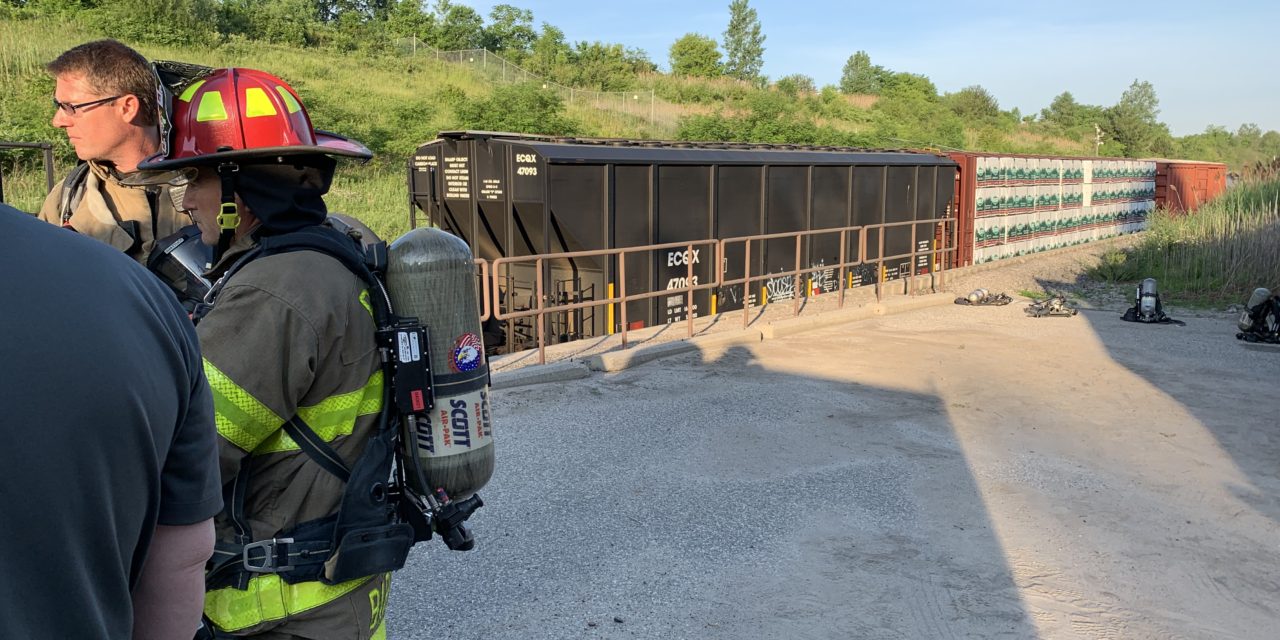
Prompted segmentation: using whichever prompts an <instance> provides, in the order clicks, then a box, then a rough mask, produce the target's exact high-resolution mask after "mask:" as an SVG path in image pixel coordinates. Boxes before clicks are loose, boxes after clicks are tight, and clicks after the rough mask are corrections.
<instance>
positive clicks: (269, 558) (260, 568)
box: [243, 538, 293, 573]
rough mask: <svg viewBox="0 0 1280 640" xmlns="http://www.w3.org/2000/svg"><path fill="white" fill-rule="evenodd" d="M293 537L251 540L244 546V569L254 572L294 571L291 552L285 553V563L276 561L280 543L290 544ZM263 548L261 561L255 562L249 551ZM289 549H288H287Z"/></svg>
mask: <svg viewBox="0 0 1280 640" xmlns="http://www.w3.org/2000/svg"><path fill="white" fill-rule="evenodd" d="M292 542H293V538H272V539H270V540H259V541H258V542H250V543H249V544H246V545H245V546H244V559H243V562H244V569H245V571H250V572H252V573H281V572H284V571H292V570H293V565H292V564H291V563H289V554H288V553H287V552H286V553H285V554H283V556H284V561H285V564H283V565H280V564H277V563H276V559H277V557H278V555H277V548H278V547H279V546H280V545H285V544H290V543H292ZM255 550H261V551H262V557H261V559H260V560H261V562H259V563H257V564H255V563H254V560H253V559H251V558H250V557H249V552H251V551H255ZM286 551H287V550H286Z"/></svg>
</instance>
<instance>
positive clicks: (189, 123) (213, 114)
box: [138, 68, 373, 171]
mask: <svg viewBox="0 0 1280 640" xmlns="http://www.w3.org/2000/svg"><path fill="white" fill-rule="evenodd" d="M170 119H171V122H172V125H173V131H172V133H171V136H170V137H171V139H170V140H165V141H164V144H165V147H166V148H162V150H161V151H160V153H157V154H156V155H153V156H151V157H150V158H147V159H146V160H144V161H142V162H141V163H139V164H138V169H140V170H143V171H165V170H168V169H176V168H179V167H187V166H195V165H208V164H218V163H221V162H236V161H241V160H250V159H254V158H267V157H280V156H297V155H314V154H324V155H331V156H346V157H351V158H361V159H368V158H371V157H373V153H372V152H371V151H369V149H368V148H367V147H365V146H364V145H362V144H360V143H359V142H355V141H354V140H348V139H346V138H343V137H342V136H339V135H335V134H332V133H328V132H324V131H316V130H315V128H314V127H313V126H312V125H311V117H310V116H308V115H307V110H306V108H305V107H303V106H302V101H301V100H300V99H299V98H298V94H297V92H295V91H294V90H293V88H292V87H290V86H289V85H288V84H286V83H285V82H284V81H283V80H281V79H279V78H277V77H275V76H273V75H271V74H269V73H266V72H263V71H257V70H255V69H242V68H227V69H218V70H217V71H214V72H213V73H211V74H209V75H207V76H205V77H204V78H201V79H199V80H196V81H195V82H193V83H191V85H190V86H188V87H186V88H185V89H184V90H183V91H182V93H181V94H179V95H177V96H176V97H175V98H174V100H173V113H172V114H171V118H170Z"/></svg>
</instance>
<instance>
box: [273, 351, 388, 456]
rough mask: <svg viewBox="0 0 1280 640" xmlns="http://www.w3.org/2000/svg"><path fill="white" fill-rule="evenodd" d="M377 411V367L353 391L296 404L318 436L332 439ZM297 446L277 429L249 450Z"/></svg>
mask: <svg viewBox="0 0 1280 640" xmlns="http://www.w3.org/2000/svg"><path fill="white" fill-rule="evenodd" d="M379 411H382V370H381V369H379V370H377V371H375V372H373V375H371V376H369V381H368V382H366V383H365V384H364V386H363V387H361V388H359V389H356V390H355V391H352V392H349V393H343V394H339V395H336V396H329V397H328V398H325V399H324V400H322V401H321V402H320V403H319V404H317V405H314V406H310V407H298V416H300V417H301V418H302V420H303V422H306V423H307V426H309V427H311V430H312V431H315V432H316V435H319V436H320V439H321V440H324V441H325V442H333V440H334V439H335V438H338V437H341V436H349V435H351V432H352V431H354V430H355V426H356V420H358V419H360V418H361V417H363V416H369V415H374V414H376V413H378V412H379ZM297 450H298V443H296V442H294V441H293V438H291V437H289V434H288V433H286V432H285V431H284V430H283V429H280V430H277V431H276V432H275V433H272V434H271V436H270V437H268V438H267V439H266V440H264V441H262V444H260V445H258V447H257V448H255V449H253V453H254V455H260V454H264V453H277V452H280V451H297Z"/></svg>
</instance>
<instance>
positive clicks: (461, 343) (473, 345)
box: [449, 332, 484, 373]
mask: <svg viewBox="0 0 1280 640" xmlns="http://www.w3.org/2000/svg"><path fill="white" fill-rule="evenodd" d="M482 362H484V343H483V342H481V341H480V336H477V335H476V334H474V333H471V332H467V333H464V334H462V335H460V336H458V339H457V340H454V342H453V358H452V359H451V360H450V361H449V366H450V367H451V368H452V369H453V370H454V371H455V372H457V373H463V372H466V371H474V370H475V368H476V367H479V366H480V364H481V363H482Z"/></svg>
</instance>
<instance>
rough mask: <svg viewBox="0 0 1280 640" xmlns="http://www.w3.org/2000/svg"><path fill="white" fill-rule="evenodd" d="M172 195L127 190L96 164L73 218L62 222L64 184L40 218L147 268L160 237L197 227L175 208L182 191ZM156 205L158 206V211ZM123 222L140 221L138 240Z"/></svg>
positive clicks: (91, 166)
mask: <svg viewBox="0 0 1280 640" xmlns="http://www.w3.org/2000/svg"><path fill="white" fill-rule="evenodd" d="M64 180H65V179H64ZM170 191H171V190H170V188H169V187H167V186H165V187H126V186H124V185H122V184H120V181H119V180H117V179H116V177H115V176H114V175H112V172H111V170H110V169H109V168H107V167H105V166H103V165H101V164H98V163H96V162H90V163H89V172H88V173H87V174H86V175H85V183H84V191H83V197H81V199H80V202H79V203H78V204H77V205H76V206H75V207H74V208H73V209H72V212H71V217H70V219H68V220H65V221H64V220H63V219H62V211H61V207H60V203H61V201H62V183H61V182H59V183H58V184H57V185H56V186H55V187H54V188H53V191H50V192H49V195H48V197H46V198H45V201H44V205H43V206H42V207H40V219H41V220H44V221H45V222H50V223H53V224H57V225H61V224H64V223H65V224H67V225H69V226H70V227H71V228H73V229H75V230H76V231H78V232H80V233H82V234H84V235H87V236H89V237H91V238H95V239H97V240H101V241H102V242H105V243H107V244H109V245H111V246H113V247H115V248H117V249H119V250H120V251H122V252H124V253H125V254H127V255H128V256H129V257H131V258H133V259H134V260H137V261H138V262H140V263H144V264H145V263H146V260H147V256H148V255H149V254H150V253H151V249H153V248H154V247H155V244H156V240H157V239H158V238H164V237H166V236H169V235H171V234H173V233H175V232H177V231H178V229H181V228H182V227H185V226H187V225H189V224H191V219H190V218H189V217H188V216H187V215H186V214H184V213H182V212H180V211H178V209H177V207H176V206H175V203H174V197H175V196H176V197H178V198H180V197H181V195H180V193H172V194H171V193H170ZM152 202H155V208H154V210H153V208H152ZM121 222H126V223H127V222H137V223H138V224H137V230H138V237H137V238H136V239H135V238H134V237H132V236H130V235H129V232H127V231H125V228H124V227H122V226H120V223H121Z"/></svg>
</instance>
